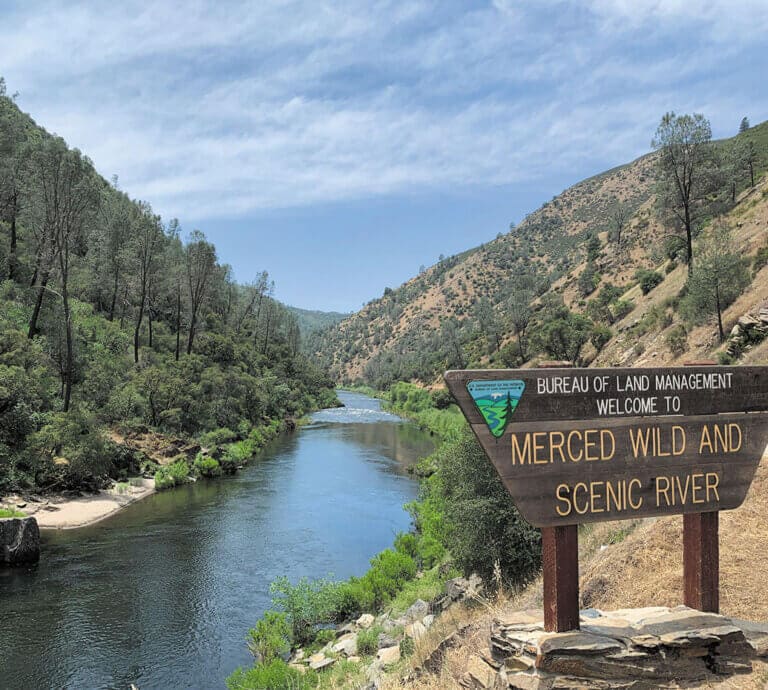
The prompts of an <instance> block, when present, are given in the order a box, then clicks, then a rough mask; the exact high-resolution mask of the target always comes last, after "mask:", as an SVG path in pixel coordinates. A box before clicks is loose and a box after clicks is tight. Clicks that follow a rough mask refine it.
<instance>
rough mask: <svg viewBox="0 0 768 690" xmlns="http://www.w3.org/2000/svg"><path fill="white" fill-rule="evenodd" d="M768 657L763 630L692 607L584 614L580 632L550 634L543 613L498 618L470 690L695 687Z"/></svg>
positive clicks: (474, 663)
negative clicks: (488, 647) (486, 689)
mask: <svg viewBox="0 0 768 690" xmlns="http://www.w3.org/2000/svg"><path fill="white" fill-rule="evenodd" d="M762 656H768V624H766V625H764V626H761V625H758V624H754V623H748V622H746V621H740V620H735V619H731V618H727V617H725V616H719V615H716V614H710V613H701V612H699V611H694V610H693V609H689V608H687V607H685V606H680V607H677V608H674V609H669V608H665V607H654V608H646V609H626V610H620V611H611V612H602V611H597V610H595V609H591V610H587V611H583V612H582V618H581V630H578V631H573V632H566V633H545V632H544V628H543V623H542V622H541V616H540V613H537V612H523V613H519V614H515V615H514V616H513V617H511V618H509V619H507V620H502V621H496V623H495V625H494V626H493V629H492V631H491V640H490V649H489V652H488V654H484V655H482V656H481V657H475V658H473V659H472V660H471V662H470V665H469V667H468V669H467V673H466V674H465V675H464V677H463V679H462V684H463V685H464V686H465V687H467V688H494V689H496V688H498V689H506V688H521V689H524V690H545V689H546V690H549V689H554V688H600V689H606V690H607V689H609V688H611V689H613V688H616V689H618V688H621V689H625V688H626V689H630V688H631V689H632V690H645V689H648V690H650V689H651V688H678V687H695V686H696V685H698V684H700V683H702V682H705V681H708V680H716V679H718V678H722V677H724V676H730V675H734V674H737V673H749V672H751V670H752V661H753V660H754V659H755V658H758V657H762Z"/></svg>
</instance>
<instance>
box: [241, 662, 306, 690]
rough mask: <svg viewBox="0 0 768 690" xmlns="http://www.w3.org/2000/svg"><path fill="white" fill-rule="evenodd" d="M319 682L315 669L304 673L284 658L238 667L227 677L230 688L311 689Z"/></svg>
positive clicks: (268, 689)
mask: <svg viewBox="0 0 768 690" xmlns="http://www.w3.org/2000/svg"><path fill="white" fill-rule="evenodd" d="M317 683H318V677H317V673H316V672H315V671H312V670H310V669H307V670H306V671H305V672H304V673H302V672H301V671H299V670H298V669H295V668H291V667H290V666H289V665H288V664H287V663H285V661H283V660H282V659H273V660H272V661H270V662H269V663H268V664H258V665H256V666H254V667H253V668H250V669H242V668H238V669H237V670H236V671H235V672H234V673H233V674H232V675H231V676H229V678H227V688H228V689H229V690H310V689H311V688H316V687H317Z"/></svg>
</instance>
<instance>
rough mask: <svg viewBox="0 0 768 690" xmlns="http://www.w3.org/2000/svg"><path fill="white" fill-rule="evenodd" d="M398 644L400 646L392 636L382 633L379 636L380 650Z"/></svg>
mask: <svg viewBox="0 0 768 690" xmlns="http://www.w3.org/2000/svg"><path fill="white" fill-rule="evenodd" d="M396 644H398V641H397V640H396V639H395V638H394V637H392V636H391V635H388V634H387V633H381V634H380V635H379V644H378V648H379V649H386V648H387V647H394V646H395V645H396Z"/></svg>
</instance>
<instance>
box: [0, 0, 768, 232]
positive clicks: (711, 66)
mask: <svg viewBox="0 0 768 690" xmlns="http://www.w3.org/2000/svg"><path fill="white" fill-rule="evenodd" d="M728 5H729V6H732V5H733V3H728ZM740 5H741V7H742V9H743V10H744V12H746V11H747V10H749V12H750V13H751V15H752V20H750V21H747V20H746V19H745V18H744V17H743V16H742V14H741V13H740V12H739V10H738V9H735V10H733V9H732V10H731V11H730V13H729V16H728V17H727V18H725V19H723V17H722V16H721V15H722V13H723V12H725V9H726V3H725V0H722V2H713V3H709V4H708V5H707V6H706V8H705V9H704V10H701V11H700V12H699V14H698V16H697V17H696V20H695V22H694V24H695V26H696V27H700V28H699V29H698V31H699V33H698V34H695V35H694V36H693V38H695V39H696V41H698V42H699V45H698V46H697V48H696V49H691V48H689V47H688V46H685V45H677V44H674V45H672V46H671V47H670V48H668V49H666V50H663V51H660V50H659V48H658V46H656V45H655V44H652V45H646V44H645V43H644V41H646V40H652V38H653V36H655V35H657V34H658V32H669V31H673V30H674V27H675V22H679V21H680V18H681V17H682V16H683V15H684V14H685V11H686V10H685V8H684V7H683V5H682V4H681V3H677V2H666V3H664V2H641V1H640V0H638V1H637V2H635V1H630V0H626V1H624V2H622V1H618V0H617V1H615V2H608V1H607V0H591V3H590V12H587V13H584V12H575V11H573V9H572V6H569V5H568V4H567V3H566V4H563V3H555V2H549V3H534V2H528V3H517V2H515V3H512V2H509V1H508V0H495V2H493V3H489V4H487V5H485V6H481V5H472V6H471V7H472V8H473V9H472V10H471V11H470V10H465V9H464V8H463V6H461V5H460V7H461V9H455V8H454V9H451V6H450V4H449V3H438V2H426V1H425V2H412V3H405V4H404V3H401V2H395V1H394V0H393V1H392V2H377V3H356V2H333V3H301V2H295V1H285V2H282V1H277V0H275V1H274V2H266V1H264V2H259V3H258V4H256V3H250V2H213V1H210V2H202V1H198V2H194V3H186V4H185V6H184V8H183V9H180V6H177V5H176V4H174V3H153V4H146V3H139V2H133V3H126V4H119V5H118V4H113V5H110V4H105V3H101V2H92V3H82V4H78V5H73V4H71V3H66V4H59V3H50V4H49V5H47V6H46V7H41V6H39V5H37V4H35V7H31V4H30V6H25V5H21V6H19V9H17V10H15V11H13V12H11V11H9V12H7V14H5V15H4V14H3V10H0V65H2V67H1V68H0V69H2V70H3V73H4V76H6V78H7V80H8V82H9V88H10V89H11V90H19V91H20V92H21V99H20V103H21V105H22V107H24V108H25V109H27V110H29V111H31V113H32V115H33V116H34V117H35V119H36V120H37V121H38V122H40V123H41V124H43V125H44V126H46V127H47V128H48V129H51V130H53V131H56V132H58V133H59V134H61V135H63V136H64V137H65V138H66V139H67V140H68V141H69V142H70V143H71V144H73V145H77V146H78V147H80V148H81V149H82V150H84V151H85V152H86V153H88V154H89V155H90V156H91V157H92V158H93V159H94V161H95V163H96V165H97V167H98V168H99V169H100V170H101V171H102V172H103V173H104V174H105V175H111V174H113V173H117V174H118V175H119V176H120V179H121V184H122V186H123V187H124V188H125V189H127V190H128V191H129V192H130V193H131V194H133V195H135V196H137V197H141V198H145V199H148V200H150V201H151V202H152V203H153V205H154V206H155V208H156V209H157V210H159V211H160V212H161V213H163V215H165V216H166V217H167V216H171V215H179V216H181V217H182V218H184V217H191V218H197V219H199V218H204V217H214V216H223V215H235V216H237V215H244V214H247V213H248V212H251V211H253V210H256V209H265V208H275V207H285V206H294V205H304V204H311V203H317V202H327V201H337V200H344V199H354V198H366V197H369V196H372V195H378V194H387V193H402V192H408V191H410V190H419V189H438V188H439V189H445V188H455V187H457V186H472V185H498V184H509V183H514V182H515V181H520V180H530V179H536V178H537V177H541V176H544V175H547V174H548V171H550V170H551V169H552V167H553V166H557V169H558V172H560V173H563V172H568V171H579V170H583V169H584V166H585V163H588V164H593V165H595V166H599V165H600V164H602V163H608V164H615V163H618V162H621V161H623V160H625V159H626V158H627V157H628V156H631V155H636V154H640V153H642V152H644V151H645V150H646V148H647V144H648V141H649V139H650V135H651V133H652V130H653V128H654V125H655V122H656V121H657V119H658V117H659V115H660V114H661V113H662V112H664V111H665V110H667V109H669V108H670V107H675V108H690V109H700V108H701V105H702V103H703V104H707V103H710V102H714V103H717V99H716V98H713V94H712V93H711V91H706V90H705V92H704V93H701V94H699V93H698V92H697V91H696V90H695V89H694V88H691V89H688V90H687V91H686V90H685V88H683V81H684V80H687V81H690V82H691V83H695V82H701V83H703V84H704V85H705V87H706V85H708V84H711V83H712V80H713V79H715V78H717V76H718V74H720V75H722V74H723V73H724V72H725V73H727V72H728V69H730V67H729V66H732V64H733V63H738V61H739V60H741V59H743V54H742V53H743V49H740V47H739V45H734V44H731V45H729V46H725V47H723V46H722V45H721V44H720V43H719V41H720V40H721V37H722V36H725V35H728V34H729V33H730V32H733V31H736V30H737V29H740V28H743V27H744V26H746V25H747V24H749V25H750V27H751V28H750V29H748V30H747V29H744V30H745V31H746V32H747V33H746V34H745V36H746V37H747V38H744V41H747V40H748V39H749V37H752V39H754V40H757V38H756V37H757V33H756V31H757V29H756V28H755V27H761V26H763V27H765V19H766V16H767V13H766V12H764V11H761V9H760V7H759V3H757V2H748V1H747V0H744V1H743V2H741V3H740ZM707 8H708V9H707ZM649 27H651V28H652V31H651V30H649ZM715 27H719V28H717V31H715ZM596 32H597V35H596ZM614 33H615V35H614ZM628 35H629V36H631V38H632V39H634V40H636V42H637V44H636V48H635V49H634V50H628V47H629V46H630V45H631V41H629V40H628ZM649 36H650V37H651V38H650V39H649V38H648V37H649ZM702 44H703V45H705V46H714V45H715V44H717V45H718V46H719V47H718V50H719V52H717V53H716V52H715V51H714V50H704V49H702V48H701V45H702ZM697 88H700V87H697ZM755 98H756V99H758V98H759V99H761V100H759V101H757V100H756V101H755V103H754V106H755V108H758V107H759V108H762V109H763V112H764V108H765V106H766V105H768V103H767V102H766V100H765V97H764V96H762V95H758V96H756V97H755ZM715 107H717V106H715ZM734 108H736V109H738V107H737V105H733V104H727V105H725V106H721V107H720V111H721V112H724V113H727V114H728V117H731V115H732V113H731V111H732V110H733V109H734ZM708 114H709V115H710V116H711V117H713V118H714V117H715V116H716V115H717V114H718V113H717V112H709V113H708Z"/></svg>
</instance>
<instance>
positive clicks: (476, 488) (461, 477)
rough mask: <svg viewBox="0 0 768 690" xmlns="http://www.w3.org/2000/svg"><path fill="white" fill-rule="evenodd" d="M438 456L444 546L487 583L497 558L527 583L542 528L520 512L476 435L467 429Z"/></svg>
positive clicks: (534, 569) (513, 578)
mask: <svg viewBox="0 0 768 690" xmlns="http://www.w3.org/2000/svg"><path fill="white" fill-rule="evenodd" d="M438 455H439V456H440V457H439V459H438V466H439V469H438V472H437V482H435V484H434V487H435V489H434V490H435V491H436V492H437V493H438V494H439V496H440V498H441V499H442V502H443V509H444V514H445V530H446V534H445V545H446V547H447V548H448V550H449V551H450V553H451V555H452V556H453V557H454V559H455V561H456V564H457V566H458V567H459V568H461V570H463V571H464V573H465V574H470V573H473V572H476V573H478V574H479V575H480V576H481V577H482V578H483V579H485V580H486V581H488V582H490V581H492V578H493V574H494V573H493V570H494V563H496V562H497V561H498V563H499V564H500V566H501V571H502V574H503V575H504V577H505V579H506V580H507V581H508V582H509V583H510V584H512V585H513V586H520V585H523V584H526V583H527V582H529V581H530V580H531V579H532V578H533V577H535V576H536V574H537V573H538V571H539V566H540V562H541V533H540V531H539V530H537V529H535V528H533V527H531V526H530V525H529V524H528V523H527V522H525V520H523V518H522V517H520V514H519V513H518V512H517V509H516V508H515V506H514V504H513V503H512V501H511V500H510V499H509V493H508V492H507V490H506V489H505V488H504V485H503V484H502V483H501V479H499V476H498V474H497V473H496V470H495V469H494V468H493V466H492V465H491V462H490V460H488V458H487V457H486V455H485V453H484V452H483V450H482V448H480V446H479V445H478V443H477V441H476V440H475V438H474V437H473V436H472V434H471V433H470V432H469V431H468V430H467V431H465V432H464V433H463V434H462V437H461V439H460V440H459V441H458V442H456V443H452V444H447V445H444V446H443V447H442V448H441V449H440V451H438Z"/></svg>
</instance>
